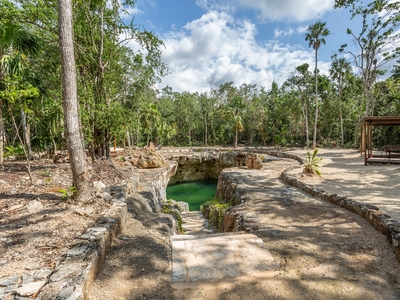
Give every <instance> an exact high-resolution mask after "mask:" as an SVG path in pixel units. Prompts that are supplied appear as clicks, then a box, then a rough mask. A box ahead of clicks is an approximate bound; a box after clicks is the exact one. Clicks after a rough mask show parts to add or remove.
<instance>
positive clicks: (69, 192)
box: [58, 186, 76, 200]
mask: <svg viewBox="0 0 400 300" xmlns="http://www.w3.org/2000/svg"><path fill="white" fill-rule="evenodd" d="M58 192H59V193H61V194H62V196H61V197H62V198H63V199H64V200H68V198H69V197H70V196H72V195H73V194H75V193H76V187H75V186H71V187H70V188H68V189H59V190H58Z"/></svg>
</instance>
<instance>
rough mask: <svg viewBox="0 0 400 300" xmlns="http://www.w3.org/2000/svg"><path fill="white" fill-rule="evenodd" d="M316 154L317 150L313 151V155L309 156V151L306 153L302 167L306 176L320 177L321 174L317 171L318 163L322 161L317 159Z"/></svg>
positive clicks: (319, 158)
mask: <svg viewBox="0 0 400 300" xmlns="http://www.w3.org/2000/svg"><path fill="white" fill-rule="evenodd" d="M317 153H318V148H315V149H314V152H313V154H312V155H311V154H310V151H307V157H306V161H305V163H304V165H303V173H308V174H317V175H318V176H321V175H322V173H321V171H320V170H319V169H320V165H319V163H320V161H321V160H322V158H321V157H317Z"/></svg>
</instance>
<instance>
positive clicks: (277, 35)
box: [274, 27, 295, 38]
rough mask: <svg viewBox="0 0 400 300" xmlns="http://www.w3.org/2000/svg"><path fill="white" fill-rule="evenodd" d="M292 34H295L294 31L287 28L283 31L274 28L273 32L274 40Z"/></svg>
mask: <svg viewBox="0 0 400 300" xmlns="http://www.w3.org/2000/svg"><path fill="white" fill-rule="evenodd" d="M293 33H295V31H294V30H293V28H292V27H288V28H286V29H283V30H279V28H276V29H275V30H274V34H275V38H277V37H280V36H287V35H291V34H293Z"/></svg>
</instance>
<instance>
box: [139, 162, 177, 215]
mask: <svg viewBox="0 0 400 300" xmlns="http://www.w3.org/2000/svg"><path fill="white" fill-rule="evenodd" d="M177 167H178V164H177V163H176V162H174V161H169V162H167V163H166V165H165V166H164V167H162V168H157V169H150V170H149V169H139V170H138V173H139V178H140V180H139V186H138V193H139V194H141V195H142V196H143V197H144V198H146V199H148V205H149V206H150V207H151V209H152V211H153V212H158V211H160V210H161V208H162V206H163V201H164V200H166V199H167V194H166V190H167V186H168V183H169V182H170V180H171V178H173V176H174V174H175V173H176V170H177Z"/></svg>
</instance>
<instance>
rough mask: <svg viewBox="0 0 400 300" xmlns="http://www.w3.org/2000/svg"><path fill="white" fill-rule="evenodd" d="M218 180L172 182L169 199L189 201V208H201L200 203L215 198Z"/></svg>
mask: <svg viewBox="0 0 400 300" xmlns="http://www.w3.org/2000/svg"><path fill="white" fill-rule="evenodd" d="M216 189H217V180H211V179H208V180H200V181H191V182H182V183H177V184H172V185H169V186H168V187H167V199H173V200H176V201H184V202H187V203H189V210H190V211H196V210H200V205H202V204H203V203H205V202H207V201H209V200H212V199H214V197H215V191H216Z"/></svg>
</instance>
